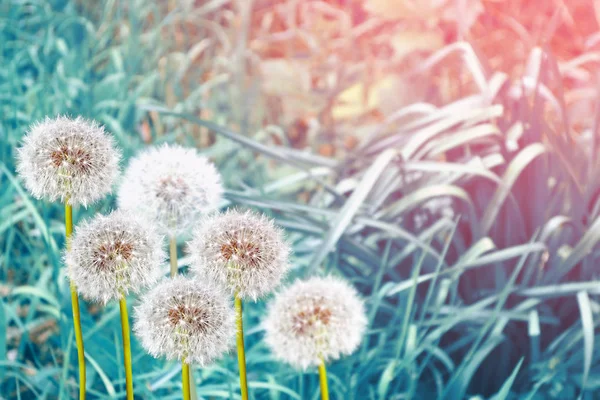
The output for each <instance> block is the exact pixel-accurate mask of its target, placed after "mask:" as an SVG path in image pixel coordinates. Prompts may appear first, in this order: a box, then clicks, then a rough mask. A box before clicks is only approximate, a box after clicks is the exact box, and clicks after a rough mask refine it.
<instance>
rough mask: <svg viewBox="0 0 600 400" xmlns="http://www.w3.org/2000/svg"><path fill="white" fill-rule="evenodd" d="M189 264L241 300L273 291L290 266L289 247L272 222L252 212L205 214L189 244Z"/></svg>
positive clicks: (281, 233)
mask: <svg viewBox="0 0 600 400" xmlns="http://www.w3.org/2000/svg"><path fill="white" fill-rule="evenodd" d="M188 252H189V253H190V266H191V269H192V271H193V272H194V273H195V274H197V275H198V276H199V277H201V278H204V279H210V280H214V281H215V282H218V283H220V284H222V285H224V286H226V287H228V288H229V289H230V290H231V291H232V293H237V294H238V296H239V297H240V298H242V299H245V298H251V299H254V300H256V299H257V298H258V297H261V296H263V295H265V294H267V293H269V292H271V291H272V290H274V289H275V288H276V287H277V286H278V285H279V283H280V282H281V279H282V278H283V276H284V275H285V273H286V272H287V271H288V269H289V263H288V258H289V253H290V249H289V246H288V245H287V244H286V242H285V241H284V239H283V232H282V230H281V229H279V228H278V227H276V226H275V224H274V223H273V221H272V220H271V219H269V218H267V217H266V216H264V215H262V214H258V213H255V212H252V211H240V210H228V211H226V212H224V213H221V214H217V215H212V216H209V217H206V218H205V219H204V220H203V221H201V223H200V225H199V228H198V229H196V231H195V232H194V235H193V238H192V240H191V241H190V242H189V243H188Z"/></svg>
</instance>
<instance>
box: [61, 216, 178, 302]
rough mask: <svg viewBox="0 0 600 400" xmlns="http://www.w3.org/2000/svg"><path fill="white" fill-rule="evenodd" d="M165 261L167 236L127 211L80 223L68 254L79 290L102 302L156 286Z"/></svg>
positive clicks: (68, 261)
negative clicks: (164, 246) (164, 238)
mask: <svg viewBox="0 0 600 400" xmlns="http://www.w3.org/2000/svg"><path fill="white" fill-rule="evenodd" d="M165 259H166V253H165V252H164V250H163V237H162V236H160V235H159V234H158V233H157V232H156V231H155V230H154V229H153V228H152V227H151V226H150V225H148V224H146V223H145V222H144V221H142V220H141V219H140V218H139V217H137V216H135V215H132V214H130V213H126V212H124V211H114V212H112V213H110V214H108V215H98V216H97V217H95V218H93V219H92V220H89V221H85V222H83V223H82V224H80V225H79V226H78V227H77V228H76V230H75V234H74V235H73V238H72V242H71V249H70V250H69V251H67V252H66V255H65V261H66V264H67V274H68V276H69V279H71V281H73V283H74V284H75V286H76V287H77V291H78V292H79V293H80V294H81V295H82V296H83V297H84V298H86V299H88V300H92V301H96V302H102V303H107V302H108V301H110V300H119V299H120V298H121V297H122V296H123V294H127V293H129V292H130V291H132V292H134V293H138V292H139V291H140V290H142V289H143V288H146V287H149V286H151V285H153V284H154V283H155V282H156V281H157V280H158V279H159V278H160V276H161V275H162V273H161V267H162V265H163V263H164V261H165Z"/></svg>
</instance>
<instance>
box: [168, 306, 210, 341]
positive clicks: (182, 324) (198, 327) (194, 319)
mask: <svg viewBox="0 0 600 400" xmlns="http://www.w3.org/2000/svg"><path fill="white" fill-rule="evenodd" d="M168 317H169V322H170V323H171V325H173V326H174V327H178V328H182V329H184V330H189V331H193V332H200V333H204V332H206V331H207V330H208V326H209V322H208V317H209V314H208V312H207V311H206V310H205V309H203V308H201V307H195V306H189V305H186V304H181V303H180V302H178V303H177V304H175V305H173V306H172V307H171V308H170V309H169V311H168Z"/></svg>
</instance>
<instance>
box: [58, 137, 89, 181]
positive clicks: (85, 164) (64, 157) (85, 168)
mask: <svg viewBox="0 0 600 400" xmlns="http://www.w3.org/2000/svg"><path fill="white" fill-rule="evenodd" d="M50 159H51V161H52V165H54V166H55V167H56V168H60V167H63V168H65V167H66V168H69V169H72V170H73V171H74V172H76V173H78V174H87V173H88V172H89V171H90V169H91V157H90V154H89V153H88V152H87V151H85V150H83V149H82V148H80V147H77V146H69V145H67V144H61V145H59V146H58V147H57V148H56V149H54V150H53V151H52V152H51V153H50Z"/></svg>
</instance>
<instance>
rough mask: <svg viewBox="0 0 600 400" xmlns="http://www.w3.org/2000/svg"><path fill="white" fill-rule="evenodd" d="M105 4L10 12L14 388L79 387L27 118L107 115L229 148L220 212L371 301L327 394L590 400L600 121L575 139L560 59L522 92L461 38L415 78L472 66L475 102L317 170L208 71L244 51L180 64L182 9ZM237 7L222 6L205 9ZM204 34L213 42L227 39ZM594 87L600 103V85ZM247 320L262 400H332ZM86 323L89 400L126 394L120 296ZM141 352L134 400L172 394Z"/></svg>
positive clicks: (4, 11) (4, 132)
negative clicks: (237, 211) (253, 211)
mask: <svg viewBox="0 0 600 400" xmlns="http://www.w3.org/2000/svg"><path fill="white" fill-rule="evenodd" d="M102 3H103V4H102V5H97V6H90V5H89V3H88V2H76V1H68V0H54V1H50V2H48V1H27V2H25V1H19V0H9V1H5V2H3V3H1V4H0V57H1V58H0V62H1V65H2V68H0V116H1V121H0V146H1V148H0V154H1V161H2V164H1V165H0V184H1V189H2V190H1V191H0V277H1V280H2V282H1V283H0V301H2V307H0V393H1V396H3V397H5V398H9V399H17V398H48V399H50V398H57V397H60V398H71V397H72V396H73V395H74V393H75V391H76V365H77V364H76V362H75V356H76V354H75V349H74V344H73V334H72V328H71V326H72V323H71V321H70V318H71V316H70V315H71V314H70V304H69V296H68V285H67V282H66V280H65V279H64V275H63V273H62V272H61V259H60V249H61V248H62V246H63V241H64V239H63V235H64V234H63V231H64V225H63V220H62V218H63V215H62V207H61V206H60V205H55V204H49V203H47V202H43V201H35V200H33V199H32V198H31V197H30V196H29V195H28V194H27V193H26V191H25V190H24V189H23V187H22V184H21V182H20V181H19V179H18V178H16V177H15V173H14V169H15V168H14V167H15V166H14V148H15V146H17V144H18V142H19V140H20V138H21V136H22V135H23V133H24V131H25V129H26V127H27V126H28V125H29V124H30V123H31V122H33V121H35V120H37V119H39V118H42V117H44V116H45V115H56V114H59V113H67V114H72V115H75V114H80V115H83V116H86V117H90V118H95V119H97V120H98V121H100V122H101V123H103V124H105V125H106V127H107V129H108V130H109V131H110V132H112V133H113V134H114V135H115V136H116V137H117V139H118V141H119V143H120V145H121V146H122V147H123V149H124V152H125V154H126V156H127V157H129V156H131V155H132V154H134V153H135V152H136V151H137V150H139V149H141V148H143V147H144V146H146V145H147V144H148V143H150V142H152V143H157V142H162V141H175V140H177V141H179V142H182V143H185V144H187V145H190V146H194V145H196V146H204V145H206V143H207V142H206V140H205V139H206V136H207V135H208V137H209V139H210V140H209V141H208V142H210V143H212V140H213V139H212V135H215V136H216V139H215V141H214V143H212V144H211V146H209V147H207V148H204V149H203V150H202V151H203V152H204V153H205V154H207V155H209V156H211V157H213V158H214V160H215V161H216V163H217V165H218V166H219V168H220V170H221V172H222V174H223V176H224V179H225V181H226V183H227V187H228V191H227V196H226V197H227V203H228V204H229V205H231V204H234V205H242V206H250V207H256V208H258V209H260V210H262V211H264V212H266V213H268V214H269V215H271V216H272V217H274V218H276V219H277V221H278V223H279V224H281V225H282V226H283V227H285V228H286V230H287V232H288V239H289V240H290V242H291V243H292V244H293V247H294V257H293V264H294V267H295V268H294V271H293V272H292V274H291V277H290V279H293V278H295V277H302V276H307V275H310V274H314V273H327V272H331V273H336V274H341V275H343V276H344V277H346V278H347V279H348V280H350V281H351V282H352V283H353V284H354V285H356V287H357V288H358V290H359V291H360V292H361V293H362V294H363V295H364V297H365V299H366V301H367V306H368V312H369V319H370V321H371V325H370V329H369V332H368V336H367V337H366V338H365V341H364V343H363V345H362V347H361V348H360V349H359V350H358V351H357V352H356V353H355V354H353V355H352V356H350V357H347V358H345V359H343V360H340V361H339V362H335V363H333V364H332V365H331V366H329V367H328V373H329V379H330V393H331V396H332V398H334V399H357V400H358V399H400V398H427V399H428V398H447V399H461V398H465V397H469V396H473V395H477V394H481V395H483V396H485V397H491V396H494V397H493V398H494V399H506V398H521V397H522V398H530V399H545V398H557V399H567V398H577V397H578V396H579V395H581V394H583V396H584V398H585V396H586V395H588V396H590V397H589V398H592V397H591V396H592V394H595V395H597V394H598V392H599V385H600V381H598V379H597V374H596V372H597V371H598V368H599V366H598V365H597V360H598V359H599V358H598V352H597V350H595V349H594V342H595V326H596V323H595V321H596V320H597V318H596V315H597V313H598V312H599V310H600V306H599V304H598V302H597V294H598V292H599V291H600V290H599V288H600V279H599V278H598V275H599V274H598V271H597V268H596V265H597V262H598V261H597V257H598V246H597V243H598V241H599V240H600V219H598V213H599V212H600V202H599V198H598V193H597V187H598V178H597V176H598V174H597V170H598V160H597V157H596V154H597V147H598V144H597V140H595V139H594V136H595V130H596V129H597V127H598V123H599V122H600V120H598V116H599V115H600V114H599V113H596V114H595V116H594V120H595V123H594V124H593V126H590V127H588V130H586V131H585V132H584V134H582V135H581V136H580V137H577V138H574V137H572V135H571V133H570V132H571V129H570V124H571V123H572V121H571V122H570V120H569V118H570V117H569V116H570V110H568V109H567V107H566V105H565V93H564V91H563V90H562V89H560V90H557V89H554V90H550V89H549V87H551V88H556V87H557V86H558V87H559V88H560V85H559V84H558V83H560V79H559V78H560V73H569V72H575V69H576V68H578V66H577V65H575V66H573V65H571V66H570V65H569V64H567V65H564V64H561V65H559V63H558V62H557V61H556V60H555V59H554V58H553V57H552V55H551V54H549V53H548V52H545V51H544V50H543V49H541V48H536V49H534V51H533V52H532V54H531V58H530V62H529V68H528V70H527V73H526V75H525V76H524V77H523V79H521V80H520V81H518V82H512V81H509V80H508V79H507V77H506V75H503V74H501V73H494V72H493V71H488V70H486V69H485V68H484V67H482V65H484V64H485V63H482V62H481V61H480V60H479V59H478V58H477V56H476V52H474V51H473V49H472V48H471V46H470V45H469V44H468V43H467V42H459V43H457V44H453V45H449V46H447V47H445V48H444V49H442V50H441V51H440V52H438V53H435V54H433V55H432V56H431V57H430V58H428V59H427V60H425V62H423V63H422V64H420V66H419V67H418V69H417V70H415V71H414V72H413V73H415V74H417V75H418V74H419V73H426V72H427V71H429V70H431V69H435V68H436V66H438V65H440V64H443V63H445V62H447V60H448V58H449V57H452V56H453V55H455V54H459V55H461V56H462V59H463V60H464V64H463V65H462V68H463V70H464V71H466V72H467V73H468V74H469V76H470V77H471V82H475V83H476V85H475V86H476V87H477V88H478V89H477V91H474V92H469V94H468V95H465V96H464V97H463V98H461V99H460V100H458V101H456V102H453V103H450V104H443V105H440V104H433V103H426V102H422V103H415V104H412V105H409V106H406V107H403V108H400V109H398V110H397V111H395V112H394V113H393V114H391V115H390V116H388V117H387V118H386V119H385V120H384V121H382V122H380V123H378V124H377V125H374V126H371V128H370V129H368V132H367V134H365V135H364V136H362V137H361V138H359V139H360V141H359V144H358V146H357V147H355V148H353V149H351V150H350V151H348V152H347V153H344V154H343V155H340V156H338V157H337V158H335V159H334V158H325V157H322V156H319V155H315V154H313V153H311V152H309V151H302V150H298V149H295V148H291V147H288V146H287V145H280V146H277V145H275V144H274V141H273V139H272V137H271V136H270V135H267V134H266V133H265V131H260V132H257V133H254V132H255V131H258V128H257V127H253V125H252V119H251V118H249V117H248V114H247V113H248V112H249V111H248V110H249V109H251V107H250V105H251V104H253V103H251V100H252V98H246V97H244V96H243V95H241V94H243V93H246V94H247V92H245V91H244V90H245V89H244V90H242V89H240V86H239V85H240V82H243V81H244V77H243V76H242V75H243V73H245V71H241V72H240V70H243V68H239V69H238V70H236V68H231V71H228V72H227V73H224V74H221V75H219V74H218V73H217V74H213V75H212V76H213V78H209V79H200V76H201V75H202V74H203V73H204V72H206V71H209V72H211V71H212V72H214V71H221V70H222V69H221V68H222V66H223V64H226V63H227V59H226V58H224V57H230V60H233V61H232V62H233V63H234V64H235V61H236V60H238V61H239V60H242V59H243V57H244V52H243V50H244V48H243V41H242V45H231V44H229V45H223V48H224V49H225V50H223V51H224V53H222V54H220V55H218V56H215V57H214V58H212V59H211V58H206V59H205V58H203V59H202V61H201V62H192V59H191V57H192V56H193V54H191V53H185V52H184V53H182V52H181V51H178V52H177V53H176V54H175V53H174V50H173V49H175V48H177V46H179V45H180V44H178V43H176V42H174V41H172V40H171V39H170V38H171V37H172V36H170V35H169V32H170V30H172V29H175V24H176V21H179V20H180V19H181V18H184V17H185V16H186V15H189V10H186V9H179V8H169V7H167V6H166V5H165V6H162V5H160V6H159V5H157V4H155V3H156V2H142V1H133V0H131V1H124V2H118V1H106V2H102ZM158 4H161V3H158ZM232 9H235V7H234V5H233V4H232V3H230V2H227V1H212V2H209V3H207V5H206V6H205V8H204V9H201V11H200V14H201V15H202V13H203V12H206V13H208V14H207V15H209V16H210V15H212V14H210V13H214V12H215V11H214V10H222V11H223V13H225V14H228V13H231V12H233V11H232ZM202 10H204V11H202ZM240 21H241V22H240V24H239V25H237V27H238V28H239V29H237V30H233V31H235V32H238V33H234V34H233V35H240V36H238V39H240V40H243V36H244V35H245V33H244V32H247V29H248V23H249V19H248V18H244V17H243V13H242V17H241V19H240ZM206 23H207V24H208V22H206ZM211 29H213V30H214V31H215V32H216V33H215V37H216V38H220V39H219V40H223V41H224V40H225V39H223V38H224V37H225V38H227V37H231V35H232V33H231V32H229V33H225V32H221V31H219V29H224V28H218V27H214V26H213V25H211ZM236 57H237V58H236ZM173 60H175V61H176V62H171V61H173ZM569 68H572V70H571V71H569ZM579 72H580V71H579ZM240 74H242V75H240ZM190 76H191V77H190ZM240 76H241V77H240ZM184 77H185V80H184ZM582 84H587V85H588V86H589V90H588V91H587V92H585V93H587V96H589V97H590V98H592V97H594V96H596V95H597V91H596V90H595V88H594V84H593V83H591V84H590V83H586V82H582ZM251 87H252V86H251ZM207 93H208V94H210V96H207V95H206V94H207ZM244 101H246V102H244ZM240 104H241V105H240ZM206 110H209V111H210V112H209V113H206ZM251 111H253V112H254V111H256V112H257V113H259V112H261V110H259V109H257V110H251ZM199 115H200V116H202V118H200V117H199ZM206 115H210V116H211V118H210V119H206V118H204V116H206ZM232 126H234V127H237V129H236V128H231V127H232ZM270 129H272V130H274V129H275V128H274V127H271V128H270ZM275 132H276V133H275V134H274V135H279V134H281V131H275ZM590 132H591V134H589V135H588V133H590ZM113 205H114V199H113V198H107V199H106V201H104V202H102V203H101V204H98V205H96V206H94V207H91V208H90V209H88V210H85V209H78V210H76V211H75V220H76V221H77V220H80V219H82V218H85V217H87V216H90V215H92V214H93V213H95V212H98V211H100V212H105V211H108V210H109V209H111V207H113ZM181 255H183V254H181ZM185 261H186V260H185V257H183V258H181V259H180V262H181V265H182V266H183V267H185ZM130 303H132V304H134V303H135V299H130ZM246 311H247V312H246V318H247V319H246V321H245V324H246V325H245V326H246V327H247V328H246V332H247V336H246V346H247V347H246V349H247V361H248V379H249V384H250V389H251V392H252V396H253V397H254V398H256V399H273V400H275V399H316V398H318V388H319V382H318V376H317V371H316V370H315V371H307V372H305V373H301V372H297V371H294V370H292V369H290V368H289V367H287V366H282V365H281V364H278V363H277V362H275V361H274V360H273V359H272V358H271V356H270V354H269V352H268V349H267V348H266V347H265V344H264V343H263V342H262V340H261V337H262V332H261V328H260V324H259V322H260V319H261V317H262V315H263V313H264V302H262V301H261V302H258V303H256V304H248V305H247V307H246ZM82 319H83V321H82V325H83V330H84V335H85V344H86V359H87V362H88V371H89V376H88V384H89V387H88V392H89V394H90V396H91V398H122V397H123V396H124V390H125V387H124V385H125V375H124V371H123V368H122V360H121V336H120V332H119V324H118V320H119V316H118V308H117V306H116V305H110V306H108V307H107V308H106V309H100V308H98V307H97V306H94V305H87V306H84V307H83V316H82ZM132 345H133V349H132V351H133V362H134V379H135V382H134V383H135V390H136V395H137V396H138V398H140V399H152V398H157V399H159V398H160V399H169V398H172V399H176V398H180V383H179V370H178V368H179V367H178V366H177V365H175V364H169V363H165V362H163V361H160V360H154V359H152V358H150V357H149V356H147V355H146V354H145V353H144V352H143V350H142V349H141V348H140V347H139V345H138V344H137V342H135V341H134V343H133V344H132ZM236 373H237V364H236V360H235V355H234V354H231V355H230V356H228V357H226V358H225V359H224V360H223V361H222V362H221V363H219V364H218V365H215V366H213V367H210V368H205V369H202V370H199V371H198V372H197V375H196V383H197V384H198V395H199V396H202V397H203V398H212V399H216V398H232V399H234V398H238V396H239V395H238V393H239V390H238V380H237V375H236ZM583 387H585V391H583V390H582V388H583Z"/></svg>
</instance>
